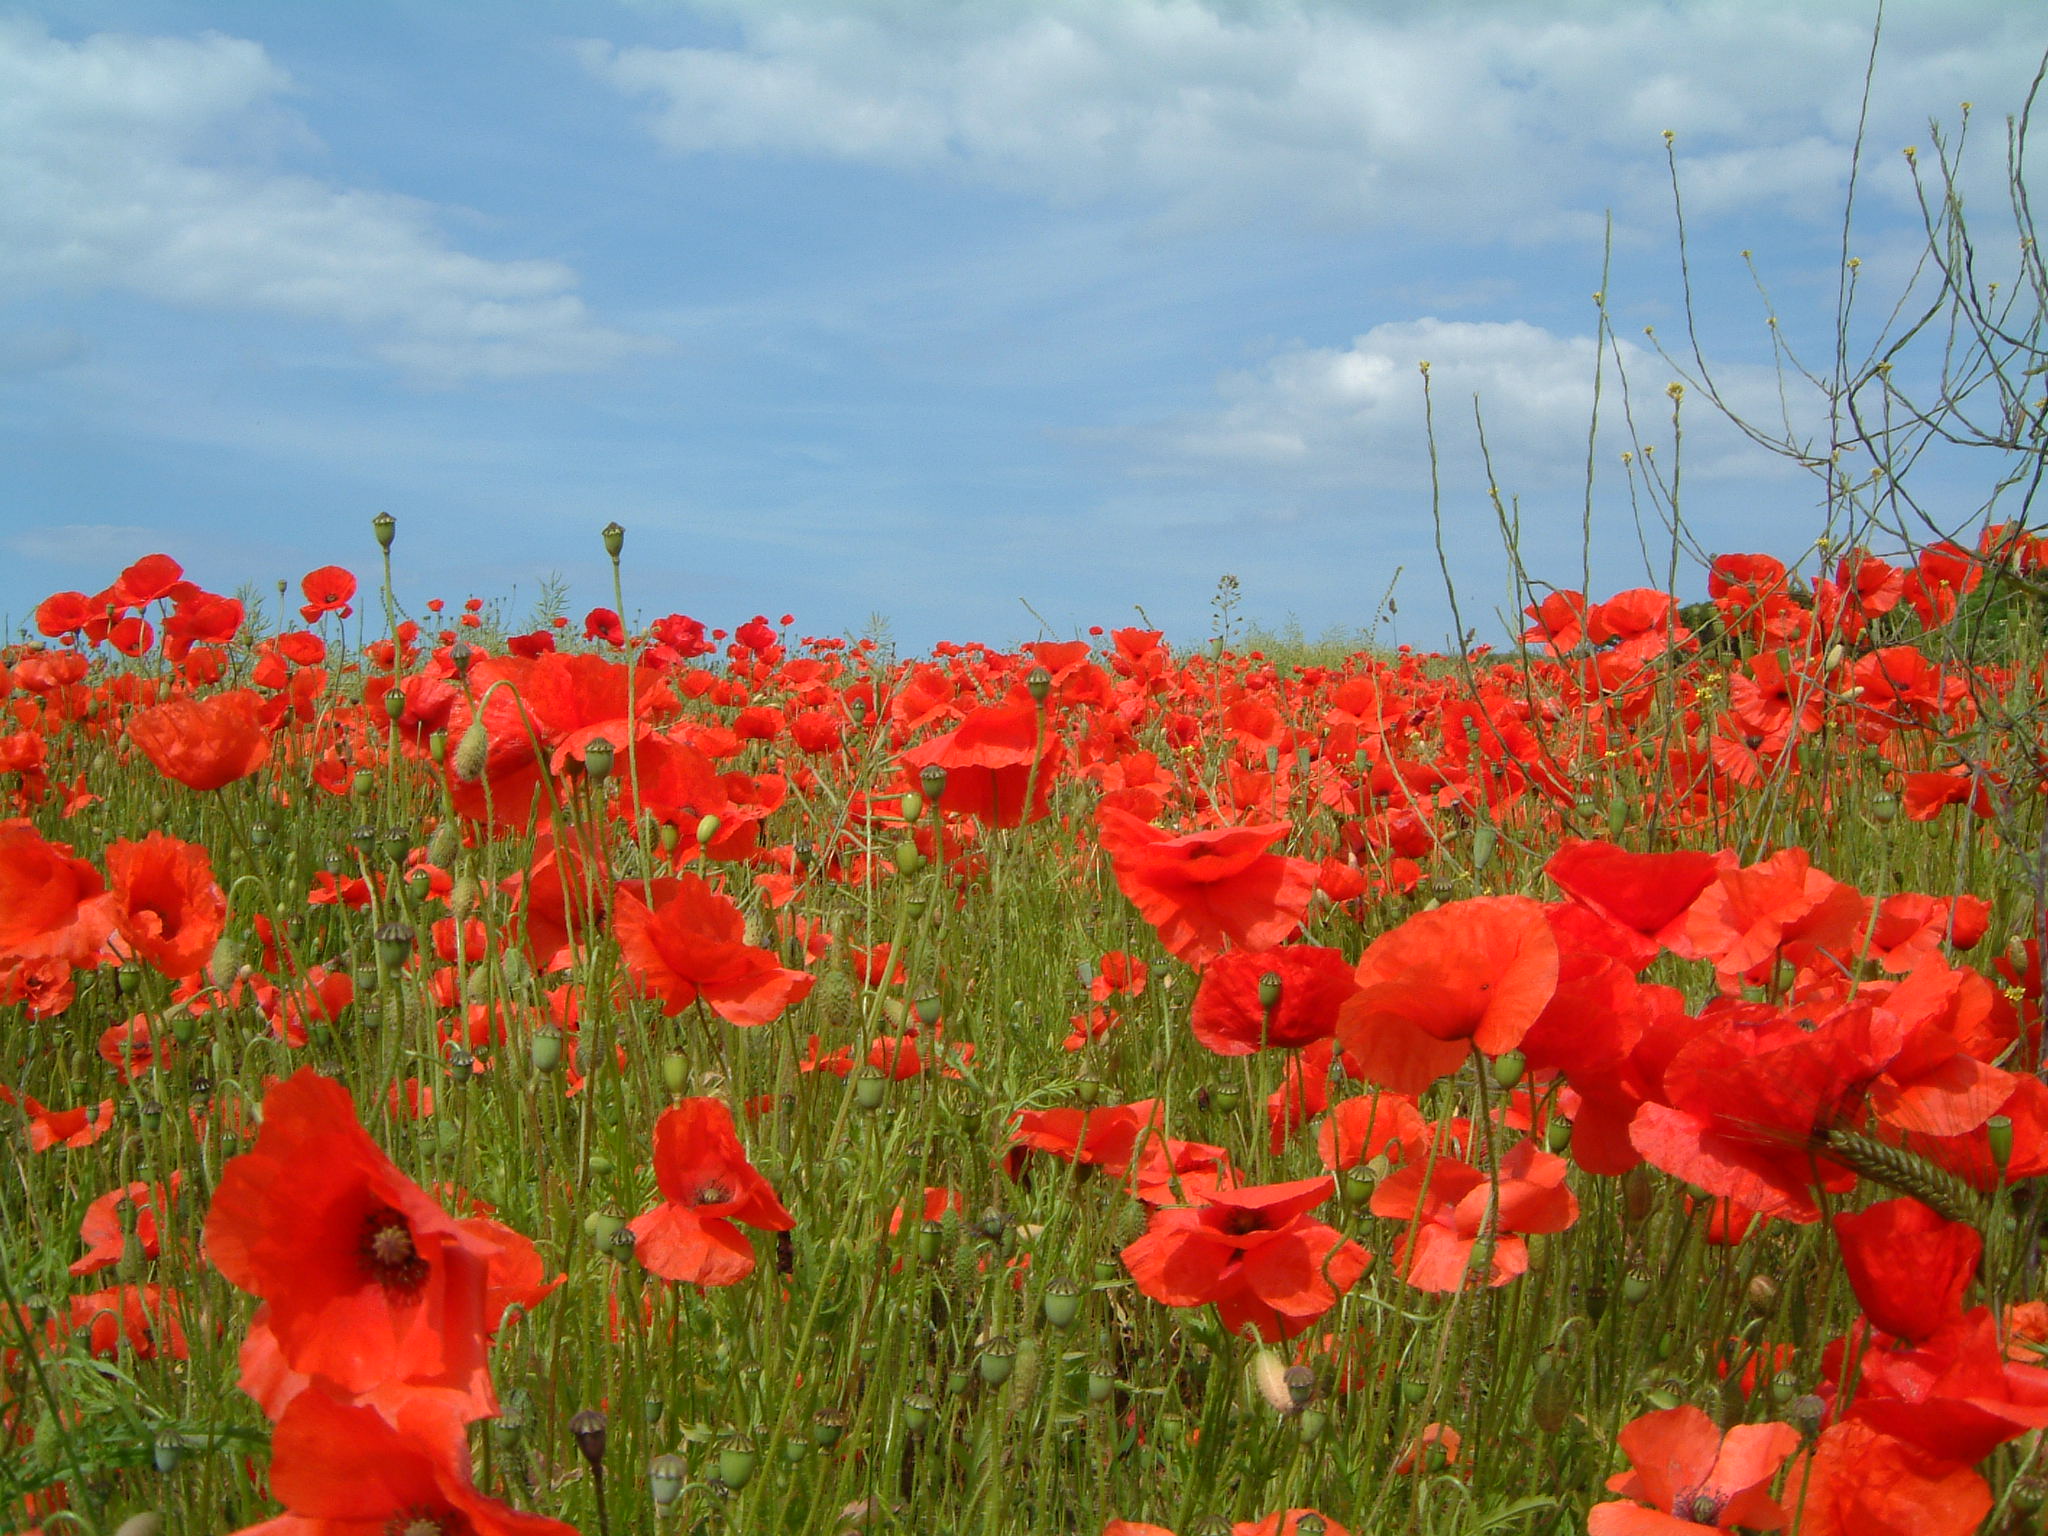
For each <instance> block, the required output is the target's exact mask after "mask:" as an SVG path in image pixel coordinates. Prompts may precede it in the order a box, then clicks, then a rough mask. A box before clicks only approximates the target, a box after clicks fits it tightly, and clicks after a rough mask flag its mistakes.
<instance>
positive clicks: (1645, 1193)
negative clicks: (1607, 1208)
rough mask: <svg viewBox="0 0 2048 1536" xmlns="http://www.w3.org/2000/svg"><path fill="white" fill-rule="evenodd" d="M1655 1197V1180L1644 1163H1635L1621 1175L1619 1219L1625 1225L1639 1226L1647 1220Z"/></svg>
mask: <svg viewBox="0 0 2048 1536" xmlns="http://www.w3.org/2000/svg"><path fill="white" fill-rule="evenodd" d="M1656 1199H1657V1185H1656V1182H1655V1180H1653V1179H1652V1178H1651V1177H1650V1170H1649V1168H1648V1167H1647V1166H1645V1165H1644V1164H1642V1163H1637V1164H1636V1165H1635V1167H1633V1168H1631V1169H1629V1171H1628V1172H1627V1173H1624V1174H1623V1175H1622V1176H1621V1219H1622V1222H1623V1223H1624V1224H1625V1225H1627V1226H1631V1227H1639V1226H1641V1225H1642V1224H1643V1223H1644V1222H1645V1221H1648V1220H1649V1219H1650V1208H1651V1206H1652V1205H1654V1204H1655V1203H1656Z"/></svg>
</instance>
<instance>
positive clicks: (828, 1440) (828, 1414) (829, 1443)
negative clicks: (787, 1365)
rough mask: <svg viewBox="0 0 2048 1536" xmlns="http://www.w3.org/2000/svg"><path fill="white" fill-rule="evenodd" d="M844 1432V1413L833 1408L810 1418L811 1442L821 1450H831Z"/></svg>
mask: <svg viewBox="0 0 2048 1536" xmlns="http://www.w3.org/2000/svg"><path fill="white" fill-rule="evenodd" d="M862 1347H863V1348H865V1347H866V1346H865V1345H863V1346H862ZM845 1433H846V1415H845V1414H843V1413H839V1412H836V1411H834V1410H833V1409H830V1408H827V1409H825V1410H824V1411H822V1412H821V1413H819V1414H818V1415H817V1416H816V1417H815V1418H813V1419H812V1420H811V1444H813V1445H815V1446H816V1447H818V1449H819V1450H821V1451H829V1450H831V1449H832V1447H833V1446H835V1445H837V1444H838V1443H839V1437H840V1436H841V1435H843V1434H845Z"/></svg>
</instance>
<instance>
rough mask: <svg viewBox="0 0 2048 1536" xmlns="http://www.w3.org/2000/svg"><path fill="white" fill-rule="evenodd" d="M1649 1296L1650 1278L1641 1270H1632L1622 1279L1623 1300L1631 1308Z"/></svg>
mask: <svg viewBox="0 0 2048 1536" xmlns="http://www.w3.org/2000/svg"><path fill="white" fill-rule="evenodd" d="M1649 1294H1650V1277H1649V1276H1648V1275H1646V1274H1643V1273H1642V1272H1641V1271H1640V1270H1634V1269H1632V1270H1630V1271H1629V1272H1628V1274H1627V1275H1625V1276H1624V1277H1623V1278H1622V1282H1621V1299H1622V1300H1623V1301H1625V1302H1627V1303H1628V1304H1629V1305H1630V1306H1635V1305H1636V1304H1637V1303H1638V1302H1640V1301H1641V1300H1642V1299H1643V1298H1644V1297H1645V1296H1647V1295H1649Z"/></svg>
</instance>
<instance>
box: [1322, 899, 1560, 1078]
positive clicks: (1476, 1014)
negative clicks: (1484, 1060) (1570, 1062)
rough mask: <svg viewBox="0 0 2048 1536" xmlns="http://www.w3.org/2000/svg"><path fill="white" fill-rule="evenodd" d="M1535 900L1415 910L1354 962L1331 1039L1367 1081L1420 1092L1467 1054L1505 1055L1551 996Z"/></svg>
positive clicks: (1551, 957)
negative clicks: (1350, 990)
mask: <svg viewBox="0 0 2048 1536" xmlns="http://www.w3.org/2000/svg"><path fill="white" fill-rule="evenodd" d="M1557 966H1558V956H1557V940H1556V938H1555V937H1554V936H1553V935H1552V933H1551V930H1550V923H1549V920H1548V918H1547V916H1546V914H1545V911H1544V908H1543V905H1542V903H1540V902H1536V901H1532V900H1530V899H1529V898H1528V897H1526V896H1476V897H1473V898H1472V899H1471V900H1469V901H1454V902H1451V903H1450V904H1448V905H1447V906H1442V907H1437V908H1435V909H1434V910H1432V911H1428V912H1423V913H1419V914H1417V915H1416V916H1414V917H1411V918H1409V919H1408V921H1407V922H1405V923H1403V924H1402V925H1401V926H1400V927H1398V928H1396V929H1394V930H1393V931H1392V932H1390V933H1385V934H1382V935H1381V936H1380V937H1379V938H1378V939H1376V940H1374V941H1373V943H1372V945H1371V946H1370V947H1369V948H1367V950H1366V952H1365V953H1364V954H1363V955H1362V956H1360V957H1359V961H1358V969H1357V972H1356V979H1357V982H1358V986H1359V991H1358V992H1357V993H1356V994H1355V995H1354V996H1352V997H1351V998H1350V999H1348V1000H1347V1001H1346V1002H1345V1003H1344V1005H1343V1007H1342V1008H1341V1009H1340V1010H1339V1011H1338V1014H1337V1038H1338V1040H1339V1041H1340V1042H1341V1043H1342V1044H1343V1046H1344V1049H1345V1050H1346V1051H1347V1052H1349V1053H1350V1054H1351V1055H1352V1056H1353V1057H1355V1058H1356V1060H1357V1063H1358V1066H1359V1069H1360V1070H1361V1071H1362V1072H1363V1073H1364V1075H1365V1077H1366V1079H1367V1081H1369V1082H1375V1083H1378V1084H1380V1085H1381V1086H1382V1087H1385V1088H1391V1089H1393V1090H1394V1091H1395V1092H1396V1093H1407V1094H1420V1093H1422V1092H1423V1091H1424V1090H1426V1089H1427V1088H1428V1087H1429V1085H1430V1084H1431V1083H1434V1082H1435V1081H1436V1080H1437V1079H1438V1078H1440V1077H1442V1076H1444V1075H1445V1074H1446V1073H1448V1072H1454V1071H1456V1070H1457V1069H1458V1067H1459V1066H1460V1065H1461V1064H1462V1063H1463V1062H1464V1060H1465V1058H1466V1056H1468V1055H1469V1054H1470V1053H1471V1052H1472V1051H1473V1050H1474V1049H1475V1048H1476V1049H1478V1050H1480V1051H1484V1052H1485V1053H1486V1054H1487V1055H1489V1056H1497V1055H1500V1054H1501V1053H1502V1052H1504V1051H1511V1050H1513V1049H1514V1048H1515V1047H1516V1046H1517V1045H1519V1044H1520V1043H1521V1040H1522V1037H1523V1036H1524V1035H1525V1034H1527V1033H1528V1032H1529V1027H1530V1026H1531V1025H1532V1024H1534V1023H1535V1022H1536V1019H1537V1017H1538V1016H1539V1015H1540V1014H1541V1013H1542V1012H1543V1009H1544V1007H1545V1005H1546V1004H1548V1003H1549V1001H1550V998H1551V994H1552V993H1553V992H1555V991H1556V990H1557Z"/></svg>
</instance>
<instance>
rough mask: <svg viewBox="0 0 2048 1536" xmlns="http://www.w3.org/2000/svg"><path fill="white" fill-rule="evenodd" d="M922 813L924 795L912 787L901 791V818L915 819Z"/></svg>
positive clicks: (906, 819)
mask: <svg viewBox="0 0 2048 1536" xmlns="http://www.w3.org/2000/svg"><path fill="white" fill-rule="evenodd" d="M923 814H924V796H923V795H920V794H919V793H918V792H917V791H916V790H914V789H907V790H905V791H904V792H903V819H904V820H905V821H915V820H917V818H918V817H920V816H922V815H923Z"/></svg>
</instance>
